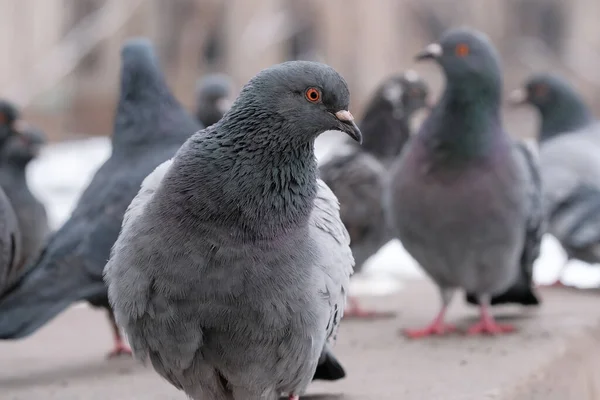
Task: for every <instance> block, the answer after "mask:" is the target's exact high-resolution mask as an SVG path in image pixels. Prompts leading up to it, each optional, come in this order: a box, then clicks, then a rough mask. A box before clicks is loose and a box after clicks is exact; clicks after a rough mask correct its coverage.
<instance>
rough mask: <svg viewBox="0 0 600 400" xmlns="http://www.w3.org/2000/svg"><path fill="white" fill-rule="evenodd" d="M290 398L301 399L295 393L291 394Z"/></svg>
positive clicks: (293, 399) (291, 399) (292, 399)
mask: <svg viewBox="0 0 600 400" xmlns="http://www.w3.org/2000/svg"><path fill="white" fill-rule="evenodd" d="M288 399H289V400H300V396H298V395H295V394H290V396H289V397H288Z"/></svg>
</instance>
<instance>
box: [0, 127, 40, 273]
mask: <svg viewBox="0 0 600 400" xmlns="http://www.w3.org/2000/svg"><path fill="white" fill-rule="evenodd" d="M45 143H46V138H45V136H44V134H43V132H41V131H39V130H38V129H36V128H34V127H27V128H26V129H25V130H24V131H22V132H21V133H20V134H19V135H17V136H12V137H10V138H9V139H8V140H7V142H6V145H5V146H4V148H3V149H2V150H1V151H0V154H1V155H0V186H1V187H2V188H3V189H4V192H5V193H6V196H7V197H8V199H9V200H10V202H11V204H12V206H13V209H14V211H15V213H16V216H17V221H18V223H19V230H20V232H21V243H22V247H21V249H22V251H21V261H20V265H19V270H23V269H24V268H25V267H26V266H27V265H28V264H30V263H31V262H33V261H34V260H35V259H36V258H37V256H38V255H39V254H40V252H41V250H42V248H43V246H44V244H45V242H46V239H47V238H48V235H49V233H50V227H49V225H48V216H47V213H46V208H45V207H44V205H43V204H42V203H41V202H40V201H39V200H38V199H37V198H36V197H35V196H34V195H33V193H32V192H31V190H30V188H29V184H28V182H27V174H26V172H27V171H26V168H27V165H28V164H29V163H30V162H31V161H32V160H33V159H34V158H36V157H37V156H38V154H39V152H40V149H41V147H42V146H43V145H44V144H45Z"/></svg>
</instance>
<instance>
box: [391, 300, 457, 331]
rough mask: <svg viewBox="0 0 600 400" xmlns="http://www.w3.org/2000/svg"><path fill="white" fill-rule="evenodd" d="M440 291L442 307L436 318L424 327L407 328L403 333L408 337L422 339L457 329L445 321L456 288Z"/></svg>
mask: <svg viewBox="0 0 600 400" xmlns="http://www.w3.org/2000/svg"><path fill="white" fill-rule="evenodd" d="M440 293H441V296H442V308H441V310H440V312H439V313H438V314H437V315H436V317H435V318H434V320H433V322H431V324H429V325H428V326H426V327H425V328H423V329H405V330H404V332H403V333H404V335H405V336H406V337H408V338H410V339H420V338H424V337H427V336H433V335H439V336H443V335H445V334H447V333H451V332H454V331H456V327H455V326H454V325H450V324H446V323H444V318H445V316H446V310H447V309H448V305H449V304H450V300H452V296H453V294H454V290H453V289H440Z"/></svg>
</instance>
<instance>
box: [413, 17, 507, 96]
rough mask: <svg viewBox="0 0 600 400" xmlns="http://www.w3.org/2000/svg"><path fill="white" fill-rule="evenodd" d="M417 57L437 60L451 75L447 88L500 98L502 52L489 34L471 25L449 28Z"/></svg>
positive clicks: (464, 93) (470, 94)
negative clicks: (496, 47) (497, 48)
mask: <svg viewBox="0 0 600 400" xmlns="http://www.w3.org/2000/svg"><path fill="white" fill-rule="evenodd" d="M416 59H417V60H418V61H420V60H434V61H436V62H437V63H438V64H439V65H440V66H441V68H442V69H443V71H444V73H445V75H446V78H447V86H446V88H447V90H450V91H452V92H454V93H455V94H457V95H459V96H460V95H461V94H462V95H463V96H467V97H470V98H475V97H476V98H482V97H489V98H494V99H496V100H497V101H499V100H500V96H501V87H502V74H501V71H500V61H499V57H498V54H497V53H496V50H495V48H494V46H493V45H492V43H491V42H490V40H489V38H488V37H487V36H486V35H485V34H483V33H482V32H479V31H475V30H473V29H469V28H456V29H451V30H449V31H447V32H446V33H445V34H444V35H443V36H442V38H441V39H440V41H439V42H437V43H432V44H430V45H429V46H427V47H426V48H425V49H424V50H423V51H421V52H420V53H418V54H417V56H416Z"/></svg>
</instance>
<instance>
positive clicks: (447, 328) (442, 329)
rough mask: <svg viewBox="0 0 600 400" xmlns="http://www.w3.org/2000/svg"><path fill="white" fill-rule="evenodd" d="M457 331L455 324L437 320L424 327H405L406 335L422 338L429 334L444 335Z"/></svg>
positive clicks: (412, 337) (411, 337)
mask: <svg viewBox="0 0 600 400" xmlns="http://www.w3.org/2000/svg"><path fill="white" fill-rule="evenodd" d="M452 332H456V327H455V326H454V325H450V324H445V323H443V322H441V321H440V322H438V321H435V322H433V323H432V324H431V325H429V326H428V327H426V328H424V329H405V330H404V331H403V333H404V335H405V336H406V337H408V338H410V339H421V338H424V337H428V336H444V335H446V334H448V333H452Z"/></svg>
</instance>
